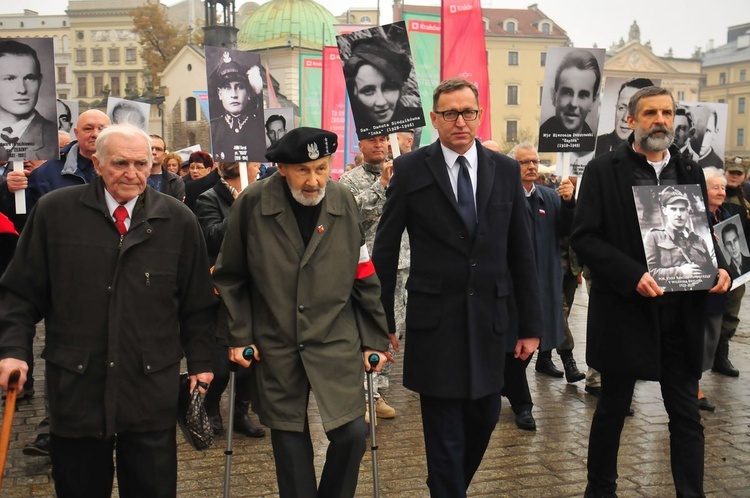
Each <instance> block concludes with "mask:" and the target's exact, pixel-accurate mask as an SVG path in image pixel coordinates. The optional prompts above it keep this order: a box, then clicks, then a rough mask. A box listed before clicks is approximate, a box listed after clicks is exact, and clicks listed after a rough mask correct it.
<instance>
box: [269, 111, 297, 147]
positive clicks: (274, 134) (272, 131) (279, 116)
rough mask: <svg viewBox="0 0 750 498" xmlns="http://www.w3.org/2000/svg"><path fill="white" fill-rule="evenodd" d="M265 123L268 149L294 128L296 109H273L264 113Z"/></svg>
mask: <svg viewBox="0 0 750 498" xmlns="http://www.w3.org/2000/svg"><path fill="white" fill-rule="evenodd" d="M263 123H265V124H264V127H265V130H266V148H268V147H270V146H272V145H273V144H275V143H276V142H278V141H279V140H281V138H282V137H283V136H284V135H286V134H287V133H288V132H290V131H292V130H293V129H294V128H295V126H294V109H293V108H291V107H272V108H267V109H265V110H264V111H263Z"/></svg>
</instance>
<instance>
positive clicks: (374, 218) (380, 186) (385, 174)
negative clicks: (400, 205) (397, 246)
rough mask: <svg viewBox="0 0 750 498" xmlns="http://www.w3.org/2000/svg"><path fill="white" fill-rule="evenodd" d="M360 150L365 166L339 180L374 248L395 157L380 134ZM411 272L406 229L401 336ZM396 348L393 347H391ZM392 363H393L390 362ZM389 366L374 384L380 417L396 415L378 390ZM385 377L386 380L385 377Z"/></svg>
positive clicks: (397, 306) (398, 303) (398, 300)
mask: <svg viewBox="0 0 750 498" xmlns="http://www.w3.org/2000/svg"><path fill="white" fill-rule="evenodd" d="M359 150H360V151H361V152H362V154H363V159H364V162H363V163H362V166H360V167H356V168H354V169H351V170H350V171H347V172H346V173H344V174H343V175H342V176H341V178H340V179H339V183H341V184H343V185H346V186H347V187H349V189H350V190H351V191H352V194H354V199H355V200H356V201H357V206H358V207H359V214H360V222H361V223H362V227H363V228H364V231H365V244H366V245H367V249H368V250H369V251H372V245H373V242H374V241H375V232H376V231H377V228H378V222H379V221H380V216H381V215H382V214H383V205H384V204H385V189H386V187H387V186H388V182H389V181H390V179H391V175H392V174H393V163H392V161H386V160H385V159H386V156H387V153H388V137H387V136H380V137H373V138H366V139H363V140H360V141H359ZM408 273H409V245H408V238H407V234H406V232H404V236H403V237H402V239H401V253H400V255H399V271H398V284H397V296H396V299H395V315H396V323H397V330H398V334H397V336H401V335H402V333H403V330H404V328H405V325H404V321H405V318H406V294H405V283H406V278H407V276H408ZM392 352H393V351H392ZM388 365H390V363H389V364H388ZM389 371H390V368H388V369H387V370H386V369H385V368H384V369H383V372H381V374H379V375H377V377H376V378H375V379H374V381H375V386H374V390H375V392H374V393H373V396H374V397H375V398H376V400H377V406H376V410H375V412H376V413H377V415H378V417H379V418H393V417H395V416H396V410H394V409H393V408H392V407H391V406H389V405H388V404H387V403H386V402H385V400H384V399H383V398H382V396H380V393H379V392H378V386H382V387H385V386H386V385H387V384H388V382H387V378H388V374H389ZM383 378H385V380H384V379H383Z"/></svg>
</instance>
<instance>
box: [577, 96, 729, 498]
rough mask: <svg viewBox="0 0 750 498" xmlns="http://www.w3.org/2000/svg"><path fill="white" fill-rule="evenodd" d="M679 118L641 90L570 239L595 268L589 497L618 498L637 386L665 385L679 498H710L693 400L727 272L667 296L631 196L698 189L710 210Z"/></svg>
mask: <svg viewBox="0 0 750 498" xmlns="http://www.w3.org/2000/svg"><path fill="white" fill-rule="evenodd" d="M674 115H675V105H674V99H673V98H672V95H671V94H670V93H669V91H668V90H666V89H664V88H659V87H653V86H652V87H647V88H643V89H641V90H639V91H638V92H636V93H635V94H634V95H633V97H631V99H630V103H629V106H628V117H627V119H628V125H629V126H630V128H631V129H633V132H634V133H633V134H632V135H631V136H630V137H629V138H628V140H627V141H625V142H623V143H622V144H620V145H619V146H618V147H617V148H616V149H615V150H613V151H611V152H608V153H606V154H603V155H601V156H599V157H597V158H595V159H594V160H593V161H591V162H590V163H589V164H588V165H587V166H586V171H585V173H584V175H583V179H582V183H581V190H580V194H579V197H578V203H577V207H576V212H575V217H574V220H573V231H572V234H571V238H570V242H571V246H572V247H573V249H574V250H575V252H576V254H577V255H578V257H579V259H580V260H581V262H582V263H584V264H585V265H587V266H588V267H589V268H590V270H591V293H590V298H589V315H588V327H587V344H586V362H587V363H588V364H589V365H590V366H591V367H593V368H595V369H597V370H599V371H600V372H601V377H602V386H601V397H600V398H599V402H598V404H597V407H596V412H595V413H594V418H593V421H592V424H591V433H590V436H589V451H588V485H587V487H586V493H585V497H587V498H594V497H596V498H600V497H616V496H617V495H616V494H615V492H616V489H617V477H618V476H617V453H618V450H619V447H620V434H621V432H622V427H623V423H624V420H625V416H626V415H627V414H628V409H629V408H630V402H631V399H632V397H633V390H634V387H635V382H636V380H655V381H659V382H660V384H661V392H662V396H663V399H664V406H665V408H666V410H667V414H668V415H669V432H670V446H671V468H672V477H673V479H674V484H675V488H676V490H677V496H685V497H688V496H689V497H699V496H705V495H704V492H703V466H704V463H703V460H704V438H703V427H702V426H701V422H700V415H699V412H698V397H697V396H696V393H697V392H698V379H699V378H700V376H701V370H702V357H703V347H702V346H703V324H704V309H705V305H704V303H705V300H706V296H707V292H711V293H724V292H726V291H727V290H728V289H729V285H730V278H729V274H728V273H727V270H726V268H720V269H719V270H718V272H717V275H716V283H715V285H714V287H713V288H711V289H710V290H709V291H707V292H706V291H693V292H669V293H665V292H664V291H663V289H661V288H660V287H659V286H658V285H657V283H656V281H655V280H654V278H653V277H652V276H651V275H650V274H649V272H648V267H647V263H646V255H645V252H644V247H643V241H642V237H641V231H640V226H639V223H638V216H639V214H638V213H637V212H636V208H635V202H634V199H633V189H632V188H633V187H634V186H636V185H657V184H659V185H685V184H698V185H700V188H701V190H702V192H703V202H705V204H708V203H707V202H706V199H707V194H706V184H705V180H704V178H703V174H702V172H701V168H700V167H699V166H698V165H697V164H695V163H694V162H693V161H692V160H691V159H687V158H685V157H683V156H681V155H680V154H679V151H678V149H677V147H676V146H671V147H670V144H671V143H672V139H673V137H674ZM703 211H704V212H707V211H708V210H707V209H704V210H703ZM714 245H715V244H714ZM714 250H716V247H714Z"/></svg>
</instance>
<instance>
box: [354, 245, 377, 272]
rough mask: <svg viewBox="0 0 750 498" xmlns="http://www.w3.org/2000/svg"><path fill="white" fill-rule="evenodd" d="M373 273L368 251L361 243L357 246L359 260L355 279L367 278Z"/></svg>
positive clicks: (373, 267) (373, 268)
mask: <svg viewBox="0 0 750 498" xmlns="http://www.w3.org/2000/svg"><path fill="white" fill-rule="evenodd" d="M374 273H375V266H374V265H373V264H372V260H371V259H370V253H369V251H368V250H367V246H366V245H365V244H362V246H361V247H360V248H359V262H358V263H357V276H356V278H357V279H362V278H367V277H369V276H370V275H372V274H374Z"/></svg>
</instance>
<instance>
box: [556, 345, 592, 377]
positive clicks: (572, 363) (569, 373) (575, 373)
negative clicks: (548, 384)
mask: <svg viewBox="0 0 750 498" xmlns="http://www.w3.org/2000/svg"><path fill="white" fill-rule="evenodd" d="M560 359H561V360H562V363H563V368H564V369H565V380H567V381H568V382H569V383H571V384H572V383H573V382H578V381H579V380H583V379H585V378H586V374H585V373H583V372H581V371H580V370H578V365H577V364H576V360H575V358H573V351H563V352H561V353H560Z"/></svg>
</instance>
